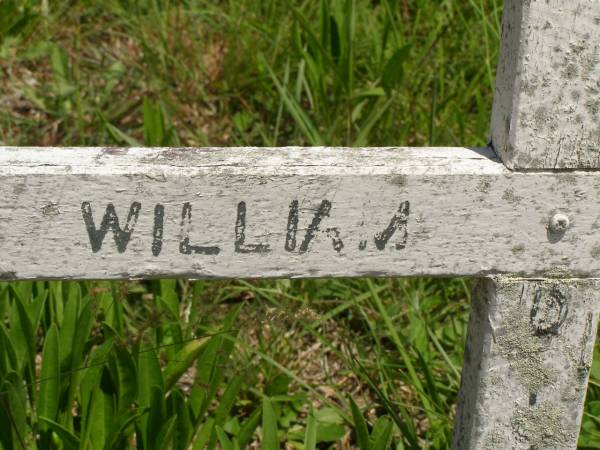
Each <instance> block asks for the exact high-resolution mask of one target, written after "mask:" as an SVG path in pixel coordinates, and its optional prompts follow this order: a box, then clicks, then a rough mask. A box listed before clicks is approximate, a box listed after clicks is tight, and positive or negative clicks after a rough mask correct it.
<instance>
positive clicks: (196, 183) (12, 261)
mask: <svg viewBox="0 0 600 450" xmlns="http://www.w3.org/2000/svg"><path fill="white" fill-rule="evenodd" d="M598 198H600V180H599V179H598V177H597V176H596V175H595V174H592V173H575V174H573V173H562V174H552V173H512V172H510V171H509V170H507V169H506V168H504V166H503V165H502V164H501V163H500V162H498V161H496V160H494V159H493V158H492V157H491V155H490V153H489V151H486V150H479V151H476V150H469V149H402V148H396V149H327V148H316V149H307V148H304V149H301V148H293V149H248V148H245V149H236V148H231V149H187V150H174V149H163V150H161V149H130V150H127V149H52V148H40V149H16V148H1V149H0V252H1V255H2V258H1V260H0V274H1V276H2V278H4V279H35V278H61V279H66V278H88V279H89V278H91V279H110V278H140V277H171V276H172V277H176V276H178V277H192V278H232V277H237V278H255V277H261V278H266V277H346V276H420V275H431V276H462V275H465V276H484V275H488V274H499V273H514V274H520V275H523V276H533V275H542V274H548V273H553V274H556V275H562V276H596V275H600V232H599V231H598V228H599V227H600V207H599V206H598ZM109 205H112V206H109ZM111 208H113V209H111ZM556 213H562V214H564V215H566V216H567V217H568V218H570V225H569V228H568V229H567V230H566V231H564V232H560V233H553V232H551V231H550V230H549V229H548V226H549V224H550V223H551V219H552V218H553V216H554V215H555V214H556ZM111 214H113V215H114V214H116V216H117V217H118V225H119V227H120V229H117V227H116V222H115V218H114V216H113V215H111ZM128 216H130V217H129V221H128ZM136 217H137V220H135V218H136ZM103 221H104V230H103V229H102V227H103ZM115 230H117V233H115V232H114V231H115ZM129 232H130V234H129ZM115 236H116V239H115ZM100 242H101V243H102V245H101V246H100ZM200 247H202V248H200Z"/></svg>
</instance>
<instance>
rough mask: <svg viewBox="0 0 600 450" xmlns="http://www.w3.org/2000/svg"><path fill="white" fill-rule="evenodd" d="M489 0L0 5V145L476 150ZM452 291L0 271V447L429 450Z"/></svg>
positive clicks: (598, 384) (493, 25) (592, 428)
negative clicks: (4, 275)
mask: <svg viewBox="0 0 600 450" xmlns="http://www.w3.org/2000/svg"><path fill="white" fill-rule="evenodd" d="M501 6H502V5H501V1H500V0H469V1H462V2H456V1H450V0H446V1H443V0H435V1H432V0H369V1H368V0H323V1H320V0H306V1H298V0H293V1H292V0H264V1H256V0H229V1H227V0H221V1H215V0H187V1H167V0H105V1H103V2H92V1H89V0H71V1H67V0H57V1H53V2H50V1H26V0H0V80H1V82H0V144H6V145H60V146H67V145H73V146H82V145H127V146H129V145H138V144H143V145H150V146H161V145H164V146H180V145H181V146H196V145H259V146H269V145H349V146H353V145H370V146H378V145H392V146H397V145H414V146H417V145H469V146H476V145H485V144H486V140H487V133H488V124H489V117H490V110H491V102H492V92H493V82H494V76H495V74H494V71H495V64H496V58H497V48H498V40H499V31H498V30H499V28H500V16H501ZM469 301H470V288H469V286H468V283H467V282H465V281H464V280H448V281H441V280H429V279H415V280H362V279H359V280H320V281H286V280H280V281H269V282H267V281H264V282H245V281H237V282H216V281H214V282H203V281H198V282H190V281H185V280H179V281H168V280H164V281H152V282H128V283H106V282H96V283H93V282H82V283H66V282H65V283H59V282H52V283H46V282H37V283H15V284H7V283H4V284H0V317H2V318H3V319H4V320H2V321H0V341H1V342H0V416H1V419H0V446H1V447H2V448H4V449H13V448H15V449H21V448H39V449H53V448H57V449H71V448H77V449H105V448H106V449H109V448H114V449H120V448H130V447H132V448H139V449H161V448H173V449H187V448H193V449H200V448H209V449H214V448H221V449H224V450H226V449H238V448H240V449H241V448H244V447H246V446H251V448H263V449H266V450H270V449H275V448H280V444H281V445H283V444H285V445H286V448H297V449H306V450H311V449H317V448H318V449H324V448H336V449H347V448H360V449H361V450H365V449H371V450H379V449H384V448H394V449H418V448H428V449H447V448H449V445H450V439H451V431H452V424H453V418H454V414H455V411H454V405H455V402H456V395H457V391H458V388H459V383H460V369H461V366H462V352H463V345H464V341H465V334H466V321H467V317H468V304H469ZM597 359H598V358H597ZM580 444H581V448H600V365H598V363H596V364H595V365H594V367H593V370H592V381H591V383H590V388H589V395H588V402H587V405H586V416H585V419H584V424H583V433H582V436H581V439H580ZM190 446H191V447H190Z"/></svg>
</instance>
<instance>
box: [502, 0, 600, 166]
mask: <svg viewBox="0 0 600 450" xmlns="http://www.w3.org/2000/svg"><path fill="white" fill-rule="evenodd" d="M599 23H600V2H598V1H597V0H505V6H504V18H503V26H502V43H501V46H500V62H499V64H498V71H497V79H496V95H495V98H494V107H493V111H492V130H491V131H492V133H491V134H492V136H491V137H492V145H493V146H494V149H495V150H496V152H497V153H498V154H499V156H500V157H501V158H502V160H503V161H504V163H505V164H506V165H507V166H508V167H509V168H511V169H555V168H561V169H577V168H598V167H600V129H599V127H598V125H597V124H598V119H599V118H600V86H599V83H598V75H599V73H600V70H599V67H600V53H599V47H600V39H599V38H600V25H599Z"/></svg>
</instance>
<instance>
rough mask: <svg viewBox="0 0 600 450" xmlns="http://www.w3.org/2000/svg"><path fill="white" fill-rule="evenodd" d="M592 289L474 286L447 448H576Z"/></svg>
mask: <svg viewBox="0 0 600 450" xmlns="http://www.w3.org/2000/svg"><path fill="white" fill-rule="evenodd" d="M598 288H600V280H536V281H532V280H530V281H527V280H514V279H512V280H511V279H501V278H500V279H486V280H480V281H478V282H477V285H476V287H475V289H474V296H473V309H472V312H471V320H470V323H469V336H468V340H467V347H466V350H465V366H464V369H463V377H462V388H461V394H460V397H459V406H458V415H457V418H456V427H455V430H454V445H453V448H454V449H457V450H497V449H514V450H529V449H534V448H535V449H553V450H558V449H565V450H567V449H569V450H570V449H574V448H576V444H577V437H578V435H579V427H580V424H581V418H582V414H583V404H584V401H585V394H586V389H587V383H588V377H589V373H590V367H591V363H592V353H593V349H594V342H595V339H596V330H597V322H598V312H599V311H600V293H599V291H598Z"/></svg>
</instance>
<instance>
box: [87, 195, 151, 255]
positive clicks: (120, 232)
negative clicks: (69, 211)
mask: <svg viewBox="0 0 600 450" xmlns="http://www.w3.org/2000/svg"><path fill="white" fill-rule="evenodd" d="M141 207H142V205H141V204H140V203H138V202H133V203H132V204H131V207H130V208H129V215H128V216H127V223H126V224H125V227H123V228H122V229H121V226H120V225H119V217H118V216H117V212H116V211H115V207H114V205H113V204H112V203H109V204H108V205H107V206H106V212H105V213H104V217H103V218H102V222H101V223H100V228H96V224H95V223H94V216H93V214H92V205H91V204H90V203H89V202H83V203H82V204H81V214H82V215H83V221H84V222H85V228H86V229H87V232H88V236H89V237H90V244H91V246H92V251H93V252H94V253H97V252H99V251H100V249H101V248H102V243H103V242H104V237H105V236H106V233H107V232H108V230H110V231H112V233H113V237H114V239H115V244H116V245H117V250H118V251H119V253H123V252H124V251H125V250H126V249H127V244H128V243H129V240H130V239H131V235H132V233H133V229H134V227H135V224H136V223H137V220H138V216H139V214H140V209H141Z"/></svg>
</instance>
